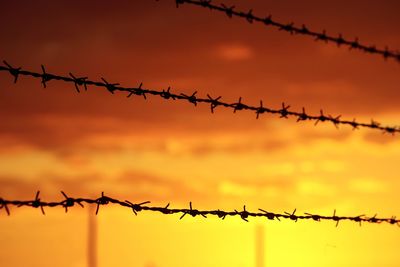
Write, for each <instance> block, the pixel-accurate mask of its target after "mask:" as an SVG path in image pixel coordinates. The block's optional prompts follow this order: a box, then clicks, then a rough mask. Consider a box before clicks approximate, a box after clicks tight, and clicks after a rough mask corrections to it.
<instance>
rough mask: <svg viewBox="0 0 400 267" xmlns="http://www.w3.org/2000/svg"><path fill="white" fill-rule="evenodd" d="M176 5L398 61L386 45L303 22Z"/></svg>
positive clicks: (201, 0) (181, 0) (203, 3)
mask: <svg viewBox="0 0 400 267" xmlns="http://www.w3.org/2000/svg"><path fill="white" fill-rule="evenodd" d="M157 1H158V0H157ZM175 2H176V7H179V6H180V5H183V4H191V5H195V6H198V7H203V8H207V9H210V10H215V11H219V12H222V13H225V14H226V15H227V16H228V17H229V18H232V17H239V18H243V19H245V20H246V21H247V22H249V23H253V22H259V23H262V24H264V25H265V26H267V27H275V28H278V29H279V30H280V31H286V32H288V33H290V34H292V35H293V34H298V35H307V36H311V37H313V38H314V39H315V40H316V41H323V42H326V43H329V42H330V43H335V44H337V46H339V47H340V46H344V47H348V48H349V49H354V50H359V51H362V52H365V53H369V54H377V55H380V56H382V57H383V58H384V59H388V58H392V59H394V60H396V61H397V62H398V63H400V52H399V51H394V50H390V49H389V48H388V47H387V46H386V47H385V48H384V49H379V48H377V47H376V46H375V45H366V44H362V43H360V41H359V39H358V38H355V39H354V40H353V41H351V40H349V39H346V38H344V37H343V35H342V34H339V35H338V36H336V37H335V36H332V35H329V34H327V32H326V30H323V31H322V32H317V31H312V30H310V29H309V28H308V27H307V26H305V25H304V24H303V25H302V26H301V27H299V26H295V25H294V23H293V22H292V23H282V22H278V21H275V20H273V19H272V16H271V15H268V16H266V17H261V16H256V15H254V14H253V10H252V9H250V10H249V11H237V10H235V6H228V5H225V4H222V3H221V4H213V1H211V0H175Z"/></svg>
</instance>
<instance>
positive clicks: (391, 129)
mask: <svg viewBox="0 0 400 267" xmlns="http://www.w3.org/2000/svg"><path fill="white" fill-rule="evenodd" d="M175 3H176V6H177V7H179V6H180V5H183V4H191V5H195V6H198V7H203V8H207V9H209V10H214V11H219V12H221V13H225V14H226V15H227V16H228V17H229V18H233V17H238V18H243V19H245V20H246V21H248V22H249V23H253V22H259V23H263V24H264V25H266V26H271V27H275V28H277V29H279V30H281V31H286V32H288V33H290V34H299V35H307V36H310V37H313V38H314V39H315V40H317V41H323V42H327V43H328V42H330V43H335V44H337V45H338V46H345V47H348V48H350V49H354V50H359V51H362V52H365V53H369V54H376V55H380V56H382V57H383V58H384V59H389V58H392V59H394V60H396V61H397V62H399V63H400V53H399V52H397V51H394V50H390V49H389V48H387V47H386V48H385V49H379V48H376V46H374V45H365V44H363V43H361V42H359V40H358V39H357V38H356V39H355V40H354V41H350V40H349V39H345V38H344V37H343V35H342V34H339V35H338V36H337V37H335V36H332V35H329V34H327V33H326V31H325V30H323V31H322V32H317V31H312V30H309V28H308V27H307V26H305V25H302V26H301V27H298V26H295V25H294V23H289V24H285V23H281V22H278V21H275V20H273V19H272V17H271V16H270V15H269V16H267V17H261V16H256V15H253V11H252V10H251V9H250V10H249V11H247V12H244V11H237V10H235V7H234V6H227V5H225V4H214V3H213V1H211V0H175ZM3 63H4V65H0V72H3V73H8V74H10V75H11V76H12V77H13V81H14V83H17V82H18V79H19V77H20V76H29V77H32V78H35V79H39V80H40V82H41V84H42V86H43V87H44V88H47V85H48V83H49V82H50V81H53V80H56V81H61V82H66V83H70V84H73V85H74V87H75V90H76V91H77V92H78V93H80V92H81V90H82V89H84V90H85V91H87V90H88V87H89V86H93V87H101V88H105V89H107V90H108V91H109V92H110V93H111V94H114V93H115V92H123V93H127V97H132V96H139V97H143V98H144V99H147V96H148V95H153V96H158V97H161V98H163V99H165V100H170V101H171V100H172V101H176V100H182V101H186V102H188V103H190V104H193V105H194V106H197V105H198V104H206V105H209V106H210V110H211V113H214V111H215V109H216V108H218V107H222V108H227V109H231V110H233V112H235V113H236V112H237V111H244V110H247V111H251V112H254V113H255V115H256V118H257V119H258V118H259V116H260V115H261V114H264V113H270V114H275V115H278V116H279V118H282V119H286V118H289V117H293V118H295V119H296V120H297V122H301V121H314V123H315V125H317V124H318V123H320V122H330V123H332V124H333V125H334V126H335V127H338V126H339V125H348V126H350V127H352V128H353V129H358V128H360V127H364V128H370V129H374V130H379V131H382V132H383V133H390V134H395V133H399V132H400V126H384V125H381V123H379V122H376V121H374V120H371V122H370V123H362V122H357V120H356V119H353V120H351V121H350V120H343V119H341V116H340V115H339V116H331V115H326V113H324V111H323V110H321V111H320V114H319V115H310V114H308V113H306V111H305V108H303V109H302V112H296V111H292V110H290V105H287V104H285V103H282V106H281V108H270V107H264V106H263V102H262V100H260V105H259V106H254V105H249V104H246V103H244V102H242V97H240V98H239V100H238V101H237V102H234V103H228V102H224V101H222V100H221V99H222V96H218V97H212V96H210V95H209V94H207V97H199V96H197V91H195V92H193V93H192V94H188V95H187V94H183V93H173V92H172V91H171V87H168V88H166V89H162V90H156V89H146V88H144V86H143V83H140V84H139V85H138V86H136V87H123V86H120V85H119V83H110V82H108V81H107V80H106V79H105V78H101V81H93V80H90V79H89V78H88V77H81V76H76V75H74V74H72V73H71V72H70V73H69V76H62V75H57V74H52V73H49V72H47V71H46V68H45V67H44V66H43V65H42V66H41V72H35V71H29V70H24V69H22V68H21V67H13V66H12V65H11V64H9V63H8V62H6V61H3ZM61 193H62V195H63V197H64V199H63V200H61V201H55V202H47V201H42V200H41V198H40V192H39V191H38V192H37V194H36V196H35V198H34V199H33V200H7V199H3V198H0V210H3V209H4V210H5V211H6V213H7V214H8V215H10V214H11V210H10V208H11V207H31V208H40V209H41V211H42V213H43V214H45V208H57V207H62V208H64V209H65V211H66V212H67V211H68V209H69V208H71V207H74V206H76V205H79V206H81V207H83V206H84V204H89V205H96V214H97V213H98V212H99V209H100V206H105V205H111V204H113V205H119V206H122V207H125V208H128V209H131V210H132V212H133V213H134V214H135V215H137V214H138V213H140V212H142V211H150V212H158V213H161V214H163V215H170V214H179V215H181V216H180V219H183V218H184V217H185V216H186V215H190V216H193V217H197V216H202V217H204V218H208V217H207V216H216V217H218V218H221V219H225V218H226V217H240V218H241V219H242V220H244V221H248V220H249V218H250V217H261V218H266V219H268V220H278V221H280V220H281V219H285V220H291V221H294V222H297V221H298V220H313V221H317V222H320V221H334V222H336V226H338V224H339V222H341V221H351V222H356V223H359V224H360V225H361V224H362V223H373V224H381V223H387V224H390V225H397V226H400V220H399V219H396V217H395V216H392V217H390V218H379V217H377V215H374V216H372V217H370V216H366V215H358V216H338V215H337V214H336V210H335V211H334V212H333V215H328V216H325V215H319V214H311V213H304V215H298V214H296V211H297V210H296V209H295V210H294V211H293V212H284V213H274V212H270V211H266V210H264V209H259V210H258V211H257V212H252V211H248V210H246V206H243V210H234V211H225V210H220V209H217V210H199V209H194V208H193V207H192V203H191V202H190V203H189V208H181V209H176V208H171V207H170V205H169V204H168V205H166V206H164V207H156V206H150V205H149V204H150V202H149V201H145V202H141V203H132V202H130V201H128V200H124V201H122V200H118V199H114V198H111V197H108V196H106V195H104V193H102V194H101V196H100V197H99V198H73V197H69V196H68V195H67V194H65V193H64V192H61Z"/></svg>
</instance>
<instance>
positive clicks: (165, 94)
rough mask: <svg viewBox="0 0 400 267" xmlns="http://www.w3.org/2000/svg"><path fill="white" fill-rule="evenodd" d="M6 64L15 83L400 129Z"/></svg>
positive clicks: (390, 130)
mask: <svg viewBox="0 0 400 267" xmlns="http://www.w3.org/2000/svg"><path fill="white" fill-rule="evenodd" d="M3 63H4V66H1V65H0V71H4V72H8V73H9V74H10V75H11V76H13V77H14V83H17V81H18V78H19V77H20V76H21V75H22V76H30V77H34V78H37V79H40V82H41V84H42V86H43V87H44V88H47V83H48V82H50V81H52V80H57V81H63V82H67V83H72V84H74V86H75V90H76V91H77V92H78V93H80V92H81V89H82V87H83V88H84V89H85V91H87V90H88V86H89V85H91V86H96V87H103V88H106V89H107V90H108V91H109V92H110V93H111V94H114V92H116V91H121V92H126V93H128V95H127V97H131V96H142V97H143V98H144V99H147V95H153V96H159V97H161V98H163V99H165V100H183V101H187V102H189V103H191V104H193V105H194V106H197V104H198V103H203V104H208V105H210V109H211V113H214V111H215V109H216V108H217V107H224V108H229V109H232V110H233V112H234V113H236V112H237V111H241V110H248V111H252V112H254V113H255V114H256V118H257V119H258V118H259V116H260V115H261V114H263V113H270V114H276V115H279V118H285V119H287V118H289V117H294V118H296V119H297V122H300V121H307V120H310V121H314V122H315V123H314V124H315V125H317V124H318V123H319V122H331V123H333V125H334V126H335V127H336V128H338V126H339V125H340V124H342V125H349V126H351V127H353V130H354V129H358V128H359V127H366V128H370V129H375V130H381V131H382V132H383V133H390V134H393V135H394V134H395V133H399V132H400V126H393V127H391V126H382V125H381V124H380V123H378V122H376V121H374V120H371V122H370V123H361V122H357V121H356V119H353V120H352V121H349V120H341V119H340V118H341V115H339V116H331V115H325V114H324V112H323V110H320V114H319V115H309V114H307V113H306V111H305V109H304V108H303V109H302V112H296V111H291V110H289V108H290V105H286V104H285V103H282V107H281V108H279V109H274V108H269V107H264V106H263V102H262V100H260V105H259V106H251V105H248V104H245V103H243V102H242V97H239V100H238V102H235V103H227V102H223V101H221V98H222V96H218V97H211V96H210V95H209V94H207V98H204V97H203V98H202V97H198V96H197V91H195V92H194V93H192V94H189V95H186V94H183V93H180V94H179V93H172V92H171V87H168V88H167V89H166V90H165V89H163V90H161V91H158V90H154V89H145V88H143V83H140V84H139V86H137V87H122V86H120V85H119V83H109V82H108V81H107V80H106V79H104V78H101V80H102V82H99V81H92V80H89V79H88V77H76V76H75V75H73V74H72V73H69V77H68V76H60V75H56V74H51V73H48V72H47V71H46V68H45V67H44V66H43V65H41V70H42V73H38V72H33V71H28V70H23V69H22V68H21V67H18V68H15V67H12V66H11V65H10V64H9V63H7V62H6V61H3Z"/></svg>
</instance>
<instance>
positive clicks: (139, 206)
mask: <svg viewBox="0 0 400 267" xmlns="http://www.w3.org/2000/svg"><path fill="white" fill-rule="evenodd" d="M39 194H40V192H39V191H38V192H37V193H36V196H35V198H34V200H6V199H3V198H0V210H1V209H3V208H4V209H5V210H6V213H7V215H10V214H11V211H10V207H11V206H15V207H18V208H19V207H31V208H39V207H40V208H41V210H42V214H43V215H45V212H44V208H56V207H62V208H64V209H65V212H68V208H69V207H73V206H74V205H75V204H78V205H79V206H81V207H84V206H83V204H91V205H97V208H96V215H97V214H98V212H99V209H100V206H105V205H119V206H122V207H125V208H128V209H131V210H132V212H133V213H134V214H135V215H138V213H140V212H142V211H151V212H159V213H162V214H164V215H168V214H181V216H180V219H183V218H184V217H185V216H186V215H187V214H188V215H191V216H192V217H196V216H202V217H203V218H206V219H207V218H208V217H207V216H208V215H209V216H217V217H218V218H221V219H225V217H227V216H231V217H240V218H241V219H242V220H244V221H246V222H248V221H249V218H250V217H260V218H265V219H268V220H275V219H276V220H278V221H280V220H281V219H287V220H291V221H294V222H297V221H298V220H313V221H317V222H320V221H334V222H336V226H338V224H339V222H341V221H351V222H357V223H359V224H360V226H361V223H362V222H365V223H375V224H380V223H388V224H391V225H397V226H399V227H400V220H399V219H396V217H394V216H393V217H390V218H378V217H377V215H376V214H375V215H374V216H373V217H368V216H365V215H358V216H338V215H337V214H336V210H335V211H334V212H333V215H332V216H324V215H317V214H311V213H304V215H297V214H296V209H295V210H294V211H293V212H291V213H289V212H284V213H274V212H269V211H266V210H263V209H258V212H251V211H248V210H246V206H244V207H243V210H242V211H237V210H234V211H224V210H219V209H217V210H199V209H194V208H193V206H192V202H190V203H189V208H186V209H174V208H170V204H169V203H168V205H166V206H165V207H155V206H149V205H148V204H150V201H145V202H140V203H133V202H131V201H129V200H125V201H122V200H118V199H115V198H111V197H108V196H106V195H105V194H104V192H102V193H101V196H100V197H99V198H94V199H91V198H73V197H69V196H68V195H67V194H65V193H64V192H63V191H61V194H62V196H63V197H64V200H61V201H55V202H46V201H42V200H41V199H40V198H39Z"/></svg>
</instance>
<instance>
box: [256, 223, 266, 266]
mask: <svg viewBox="0 0 400 267" xmlns="http://www.w3.org/2000/svg"><path fill="white" fill-rule="evenodd" d="M264 234H265V233H264V226H263V225H257V226H256V267H265V262H264V261H265V259H264V252H265V247H264Z"/></svg>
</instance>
